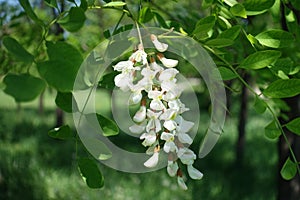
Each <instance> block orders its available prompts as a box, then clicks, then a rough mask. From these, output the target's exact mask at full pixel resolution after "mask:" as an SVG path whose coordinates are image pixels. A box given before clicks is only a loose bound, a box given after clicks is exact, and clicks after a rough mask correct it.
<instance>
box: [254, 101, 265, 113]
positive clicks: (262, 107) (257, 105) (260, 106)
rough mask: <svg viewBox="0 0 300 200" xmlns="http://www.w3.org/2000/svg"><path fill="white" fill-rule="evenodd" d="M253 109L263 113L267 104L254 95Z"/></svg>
mask: <svg viewBox="0 0 300 200" xmlns="http://www.w3.org/2000/svg"><path fill="white" fill-rule="evenodd" d="M254 109H255V111H256V112H257V113H258V114H263V113H264V112H265V111H266V109H267V104H266V102H265V101H264V100H262V99H260V98H259V97H255V102H254Z"/></svg>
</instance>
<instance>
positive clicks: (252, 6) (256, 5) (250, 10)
mask: <svg viewBox="0 0 300 200" xmlns="http://www.w3.org/2000/svg"><path fill="white" fill-rule="evenodd" d="M274 3H275V0H245V1H244V3H243V5H244V7H245V9H246V11H247V12H246V13H247V15H259V14H262V13H264V12H266V11H267V10H268V9H270V8H271V7H272V6H273V4H274Z"/></svg>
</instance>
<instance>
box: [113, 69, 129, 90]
mask: <svg viewBox="0 0 300 200" xmlns="http://www.w3.org/2000/svg"><path fill="white" fill-rule="evenodd" d="M114 81H115V85H116V86H117V87H119V88H120V89H121V90H122V91H124V92H126V91H128V90H129V88H130V87H131V86H132V81H133V76H132V74H129V73H121V74H118V75H117V76H115V79H114Z"/></svg>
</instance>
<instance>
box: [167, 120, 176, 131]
mask: <svg viewBox="0 0 300 200" xmlns="http://www.w3.org/2000/svg"><path fill="white" fill-rule="evenodd" d="M164 127H165V128H166V129H168V130H169V131H173V130H175V129H176V128H177V123H176V122H175V121H173V120H166V121H165V122H164Z"/></svg>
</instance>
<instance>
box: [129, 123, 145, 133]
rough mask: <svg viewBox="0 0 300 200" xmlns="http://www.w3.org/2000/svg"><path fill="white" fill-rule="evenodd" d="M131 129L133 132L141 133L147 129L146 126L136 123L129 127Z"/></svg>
mask: <svg viewBox="0 0 300 200" xmlns="http://www.w3.org/2000/svg"><path fill="white" fill-rule="evenodd" d="M129 130H130V132H131V133H134V134H141V133H142V132H143V131H144V130H145V126H144V125H138V124H134V125H132V126H130V127H129Z"/></svg>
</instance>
